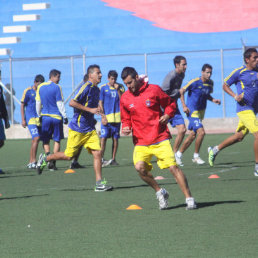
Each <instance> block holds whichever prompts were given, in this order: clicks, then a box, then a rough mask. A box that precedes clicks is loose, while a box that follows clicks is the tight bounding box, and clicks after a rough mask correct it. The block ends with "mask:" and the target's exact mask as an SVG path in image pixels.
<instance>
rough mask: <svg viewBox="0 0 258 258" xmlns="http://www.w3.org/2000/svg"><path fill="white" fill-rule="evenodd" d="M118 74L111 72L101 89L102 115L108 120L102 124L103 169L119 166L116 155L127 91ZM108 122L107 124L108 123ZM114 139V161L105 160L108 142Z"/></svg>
mask: <svg viewBox="0 0 258 258" xmlns="http://www.w3.org/2000/svg"><path fill="white" fill-rule="evenodd" d="M117 76H118V74H117V72H116V71H114V70H110V71H109V72H108V83H106V84H104V85H102V86H101V87H100V97H99V106H100V109H101V111H102V113H104V114H105V116H106V120H107V121H106V120H104V124H103V119H102V123H101V135H100V138H101V141H100V142H101V153H102V167H105V166H108V165H118V163H117V162H116V153H117V149H118V139H119V138H120V124H121V118H120V98H121V96H122V94H123V93H124V91H125V89H124V86H123V85H122V84H118V83H117V82H116V80H117ZM106 122H107V123H106ZM111 137H112V159H110V160H108V161H107V160H104V153H105V148H106V142H107V139H108V138H111Z"/></svg>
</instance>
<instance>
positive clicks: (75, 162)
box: [70, 146, 84, 169]
mask: <svg viewBox="0 0 258 258" xmlns="http://www.w3.org/2000/svg"><path fill="white" fill-rule="evenodd" d="M81 151H82V146H81V147H80V148H79V150H78V153H77V154H76V156H75V157H74V158H73V159H72V162H71V164H70V168H71V169H73V168H84V166H82V165H81V164H80V163H79V162H78V159H79V157H80V154H81Z"/></svg>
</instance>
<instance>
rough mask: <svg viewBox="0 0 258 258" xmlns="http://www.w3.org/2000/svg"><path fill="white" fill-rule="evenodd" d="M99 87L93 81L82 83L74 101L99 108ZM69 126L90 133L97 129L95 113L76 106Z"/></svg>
mask: <svg viewBox="0 0 258 258" xmlns="http://www.w3.org/2000/svg"><path fill="white" fill-rule="evenodd" d="M99 92H100V90H99V88H98V87H97V86H94V85H93V84H92V83H91V82H89V81H88V82H86V83H84V82H83V83H82V84H81V86H80V87H79V89H78V90H77V92H76V93H75V97H74V98H73V100H74V101H76V102H78V103H80V104H81V105H83V106H85V107H89V108H97V107H98V104H99ZM69 127H70V128H71V129H72V130H74V131H77V132H79V133H88V132H91V131H93V130H95V119H94V114H92V113H90V112H85V111H82V110H80V109H77V108H74V115H73V118H72V120H71V122H70V123H69Z"/></svg>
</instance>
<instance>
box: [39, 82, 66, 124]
mask: <svg viewBox="0 0 258 258" xmlns="http://www.w3.org/2000/svg"><path fill="white" fill-rule="evenodd" d="M36 100H37V101H40V102H41V105H42V109H41V115H42V116H50V117H53V118H56V119H59V120H62V115H61V113H60V112H59V109H58V107H57V104H56V102H58V101H63V94H62V89H61V86H60V85H58V84H55V83H54V82H52V81H48V82H43V83H41V84H40V85H39V86H38V89H37V94H36Z"/></svg>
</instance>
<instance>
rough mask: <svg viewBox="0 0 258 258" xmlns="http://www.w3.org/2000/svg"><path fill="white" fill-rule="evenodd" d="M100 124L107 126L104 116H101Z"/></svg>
mask: <svg viewBox="0 0 258 258" xmlns="http://www.w3.org/2000/svg"><path fill="white" fill-rule="evenodd" d="M101 123H102V124H103V125H107V124H108V120H107V117H106V116H105V115H104V114H101Z"/></svg>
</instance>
